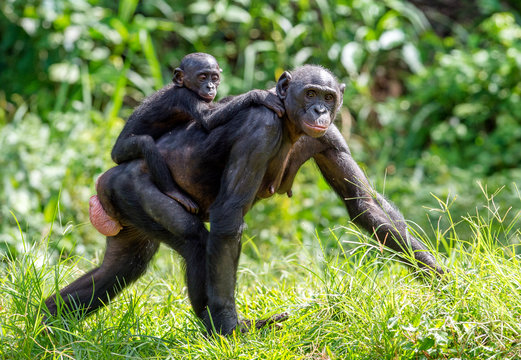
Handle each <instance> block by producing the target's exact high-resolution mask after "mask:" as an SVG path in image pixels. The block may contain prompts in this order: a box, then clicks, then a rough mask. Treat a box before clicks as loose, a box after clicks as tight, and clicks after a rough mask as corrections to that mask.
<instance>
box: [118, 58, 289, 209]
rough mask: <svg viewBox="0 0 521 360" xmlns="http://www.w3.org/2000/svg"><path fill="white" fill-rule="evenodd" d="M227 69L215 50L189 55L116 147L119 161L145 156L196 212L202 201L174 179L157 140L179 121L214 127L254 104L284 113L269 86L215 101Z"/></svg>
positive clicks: (164, 184)
mask: <svg viewBox="0 0 521 360" xmlns="http://www.w3.org/2000/svg"><path fill="white" fill-rule="evenodd" d="M221 71H222V70H221V69H220V67H219V65H218V64H217V61H216V60H215V58H214V57H213V56H211V55H209V54H205V53H193V54H189V55H186V56H185V57H184V58H183V60H182V61H181V64H180V66H179V67H178V68H177V69H175V72H174V77H173V84H170V85H167V86H165V87H164V88H162V89H161V90H159V91H158V92H156V93H154V94H152V95H151V96H149V97H148V98H146V99H145V100H144V101H143V103H142V104H141V105H140V106H139V107H138V108H137V109H136V110H135V111H134V112H133V113H132V115H131V116H130V117H129V119H128V121H127V123H126V124H125V127H124V128H123V130H122V131H121V134H120V135H119V137H118V139H117V140H116V144H115V145H114V148H113V149H112V159H113V160H114V162H115V163H116V164H121V163H123V162H126V161H130V160H134V159H138V158H143V159H144V160H145V163H146V165H147V168H148V171H149V172H150V175H151V176H152V180H153V182H154V184H156V185H157V187H158V188H159V189H160V190H161V191H162V192H164V193H165V194H166V195H168V196H170V197H171V198H173V199H175V200H177V201H179V202H180V203H181V204H182V205H183V206H184V207H185V208H186V209H187V210H188V211H190V212H192V213H197V211H198V208H197V205H196V204H195V203H194V202H193V201H192V199H190V198H189V197H188V196H186V194H185V193H184V192H183V191H182V190H180V189H179V188H178V187H177V185H176V184H175V182H174V181H173V179H172V177H171V175H170V172H169V170H168V166H167V164H166V162H165V159H164V158H163V157H162V156H161V154H160V153H159V151H158V149H157V147H156V144H155V141H156V140H157V139H158V138H159V137H160V136H161V135H163V134H165V133H167V132H168V131H170V130H171V129H173V128H174V127H175V126H176V125H178V124H183V123H187V122H189V121H191V120H195V121H196V122H197V123H198V124H199V125H201V126H202V127H204V128H205V129H206V130H212V129H213V128H215V127H217V126H219V125H222V124H223V123H225V122H226V121H228V119H230V118H232V117H234V116H235V114H237V113H238V112H239V111H240V110H242V109H245V108H247V107H250V106H252V105H254V104H260V105H265V106H267V107H269V108H270V109H272V110H274V111H276V112H278V113H279V114H280V115H282V112H283V107H282V104H280V101H279V100H278V99H277V97H276V96H274V95H273V94H271V93H269V92H268V91H265V90H252V91H250V92H248V93H246V94H243V95H240V96H235V97H228V98H227V99H226V101H224V102H218V103H212V101H213V99H214V98H215V96H216V95H217V87H218V86H219V83H220V81H221Z"/></svg>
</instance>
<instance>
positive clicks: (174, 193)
mask: <svg viewBox="0 0 521 360" xmlns="http://www.w3.org/2000/svg"><path fill="white" fill-rule="evenodd" d="M165 194H166V195H167V196H168V197H170V198H172V199H174V200H175V201H177V202H178V203H179V204H181V205H182V206H183V207H184V208H185V209H186V210H187V211H188V212H189V213H190V214H197V213H198V212H199V205H197V204H196V203H195V201H193V200H192V199H190V197H189V196H188V195H185V194H183V193H182V192H181V191H179V190H171V191H166V192H165Z"/></svg>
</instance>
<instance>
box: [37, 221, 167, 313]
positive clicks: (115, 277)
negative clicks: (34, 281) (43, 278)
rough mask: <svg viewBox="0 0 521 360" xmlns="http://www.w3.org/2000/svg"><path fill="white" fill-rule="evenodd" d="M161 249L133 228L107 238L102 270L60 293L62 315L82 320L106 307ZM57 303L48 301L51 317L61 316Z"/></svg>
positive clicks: (84, 277) (53, 298) (51, 298)
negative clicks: (83, 317)
mask: <svg viewBox="0 0 521 360" xmlns="http://www.w3.org/2000/svg"><path fill="white" fill-rule="evenodd" d="M158 246H159V242H157V241H155V240H151V239H149V238H147V237H145V236H143V234H142V233H141V232H140V231H138V230H136V229H132V228H129V227H125V228H124V229H123V230H121V231H120V232H119V234H117V235H116V236H113V237H111V236H109V237H107V249H106V251H105V257H104V259H103V263H102V264H101V266H100V267H99V268H97V269H94V270H92V271H90V272H89V273H87V274H85V275H83V276H82V277H80V278H79V279H77V280H76V281H74V282H73V283H72V284H70V285H68V286H67V287H65V288H64V289H62V290H61V291H60V296H61V298H62V299H63V305H64V306H63V308H62V312H66V313H67V312H75V315H76V316H81V315H82V314H89V313H91V312H93V311H95V310H97V309H98V308H99V307H101V306H103V305H105V304H106V303H107V302H108V301H109V300H110V299H112V298H113V297H114V296H115V295H116V294H117V293H119V292H120V291H121V290H122V289H123V288H124V287H125V286H127V285H129V284H130V283H131V282H133V281H134V280H136V279H138V278H139V277H140V276H141V275H142V274H143V273H144V272H145V270H146V267H147V265H148V263H149V262H150V260H151V259H152V257H153V256H154V254H155V253H156V251H157V248H158ZM56 302H57V300H56V295H52V296H50V297H49V298H48V299H47V300H46V301H45V305H46V306H47V308H48V309H49V312H50V313H51V315H56V314H57V313H58V309H57V304H56Z"/></svg>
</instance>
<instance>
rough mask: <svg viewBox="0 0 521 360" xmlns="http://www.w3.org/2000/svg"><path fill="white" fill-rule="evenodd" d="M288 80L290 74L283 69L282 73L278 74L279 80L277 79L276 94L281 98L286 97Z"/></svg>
mask: <svg viewBox="0 0 521 360" xmlns="http://www.w3.org/2000/svg"><path fill="white" fill-rule="evenodd" d="M290 81H291V74H290V73H289V71H284V72H283V73H282V75H280V78H279V81H277V95H278V96H279V98H281V99H282V100H284V99H285V98H286V95H287V93H288V87H289V83H290Z"/></svg>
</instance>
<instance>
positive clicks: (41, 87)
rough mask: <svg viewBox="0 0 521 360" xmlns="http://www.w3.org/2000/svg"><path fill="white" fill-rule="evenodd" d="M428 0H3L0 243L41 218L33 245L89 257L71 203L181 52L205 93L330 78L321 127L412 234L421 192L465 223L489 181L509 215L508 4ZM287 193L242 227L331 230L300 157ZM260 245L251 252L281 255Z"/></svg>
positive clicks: (262, 235) (512, 22) (323, 188)
mask: <svg viewBox="0 0 521 360" xmlns="http://www.w3.org/2000/svg"><path fill="white" fill-rule="evenodd" d="M415 3H416V4H418V3H419V4H421V3H422V1H417V2H415ZM444 3H445V2H444V1H439V2H434V3H433V4H432V5H431V7H430V8H428V9H425V8H424V7H420V8H419V7H416V6H415V4H413V3H411V2H408V1H402V0H386V1H370V0H337V1H328V0H315V1H311V2H308V1H300V0H282V1H262V2H260V1H250V0H236V1H231V0H219V1H209V0H202V1H195V2H194V1H175V2H168V1H165V0H147V1H142V2H139V1H137V0H122V1H119V2H114V1H108V0H45V1H44V0H41V1H40V0H23V1H21V0H20V1H19V0H5V1H3V2H2V3H1V4H0V34H1V35H0V84H1V86H0V148H1V149H2V151H1V152H0V169H1V170H0V252H1V253H3V254H5V255H7V254H9V255H10V256H17V255H18V254H19V253H20V252H21V251H23V247H22V242H21V241H20V234H22V236H23V237H25V238H26V239H27V240H29V241H30V242H32V241H37V240H39V239H41V238H42V237H44V236H46V235H47V234H49V232H50V230H51V227H52V229H53V231H55V232H59V233H61V234H64V236H62V237H60V243H59V245H58V244H55V243H52V242H51V246H55V247H56V248H60V249H64V251H65V252H67V251H69V250H70V249H72V248H73V246H74V244H76V243H79V244H81V245H79V246H77V247H76V248H75V249H76V251H80V252H85V251H86V252H92V251H94V250H93V249H94V248H95V247H93V246H91V245H97V244H99V243H100V242H101V241H102V238H101V236H100V235H99V234H97V233H96V232H95V231H94V230H93V229H92V227H91V226H90V225H88V212H87V206H88V205H87V203H88V198H89V196H90V195H91V194H93V193H94V189H93V184H94V181H95V179H96V177H97V176H98V175H99V174H100V173H102V172H103V171H105V170H106V169H108V168H109V167H111V166H112V163H111V160H110V149H111V146H112V145H113V143H114V141H115V138H116V136H117V135H118V133H119V131H120V129H121V128H122V126H123V124H124V120H125V119H126V118H127V117H128V116H129V114H130V113H131V112H132V109H133V107H135V106H136V105H137V104H138V103H139V102H140V101H141V100H142V99H143V98H144V97H145V96H147V95H149V94H151V93H152V92H153V91H155V90H157V89H159V88H161V87H162V86H163V85H165V84H167V83H168V82H170V77H171V74H172V69H173V68H175V67H176V66H177V65H178V64H179V61H180V59H181V58H182V57H183V56H184V55H185V54H187V53H190V52H194V51H203V52H208V53H211V54H213V55H214V56H215V57H216V58H217V59H218V61H219V63H220V65H221V67H222V68H223V69H224V72H223V82H222V85H221V87H220V88H219V96H221V97H222V96H226V95H228V94H237V93H241V92H244V91H247V90H249V89H251V88H267V87H271V86H272V85H273V84H274V82H275V81H276V79H277V77H278V76H279V75H280V74H281V73H282V71H283V70H285V69H291V68H293V67H295V66H299V65H301V64H304V63H315V64H321V65H323V66H325V67H327V68H329V69H331V70H332V71H333V72H334V73H335V74H336V75H337V76H338V77H339V78H340V79H341V80H342V81H344V82H345V83H346V84H347V89H346V94H345V98H344V105H345V107H344V109H343V110H342V114H341V117H340V119H339V123H338V125H339V126H340V127H341V129H342V131H343V133H344V135H345V136H346V138H347V139H348V142H349V144H350V146H351V148H352V151H353V153H354V156H355V158H356V159H357V160H358V161H360V162H361V165H362V166H363V167H364V169H366V171H367V172H368V175H369V176H370V177H371V178H372V179H374V181H375V186H376V187H377V188H378V189H379V191H383V192H385V193H386V195H388V196H389V197H391V199H392V200H393V201H395V202H396V203H397V204H398V206H399V207H400V208H401V209H402V211H403V212H404V213H405V215H406V217H407V218H409V219H412V220H413V221H415V222H417V223H419V224H420V225H421V226H422V227H424V228H429V227H430V226H431V225H430V224H431V223H432V222H433V221H436V218H437V215H436V213H435V212H430V213H429V214H428V215H427V216H426V215H425V214H424V211H421V210H420V209H421V206H425V207H427V208H431V207H432V208H435V207H437V206H438V201H437V200H436V198H433V197H432V196H431V194H430V193H431V192H432V193H434V194H435V195H436V196H437V197H438V198H440V199H441V200H442V201H441V202H442V203H443V201H444V199H446V200H445V201H446V202H447V203H450V204H451V206H452V207H453V210H455V213H456V214H458V215H465V214H467V213H469V212H472V209H473V208H474V207H475V206H476V205H475V199H476V198H477V197H480V198H481V197H482V195H481V190H480V188H479V186H477V185H476V179H479V180H480V181H481V183H483V188H484V189H485V188H486V189H487V190H486V191H485V193H486V194H488V195H490V194H493V193H494V192H495V190H496V189H497V188H500V187H501V186H503V185H506V187H505V189H503V190H502V192H501V193H500V194H499V195H498V196H497V197H499V198H500V199H499V203H500V204H501V206H504V207H506V208H508V207H510V206H513V207H515V208H519V205H520V204H519V196H515V194H516V193H517V188H518V186H519V184H520V181H519V179H520V175H521V171H520V170H519V164H520V162H521V125H520V118H521V71H520V70H521V26H520V17H519V10H520V9H519V5H518V4H517V2H516V1H515V0H512V1H498V0H480V1H476V2H475V4H472V8H473V12H472V14H470V13H469V16H468V17H467V18H465V17H464V16H463V17H460V18H456V19H451V17H450V14H448V15H447V13H445V14H444V15H443V14H442V13H443V11H441V10H442V5H443V4H444ZM437 6H439V9H436V7H437ZM437 10H439V11H437ZM455 12H456V13H457V11H455ZM460 14H461V12H460ZM440 29H441V30H440ZM435 30H436V31H435ZM295 190H296V191H295V197H294V198H293V199H291V200H289V199H286V198H282V197H281V198H277V199H275V200H273V201H270V202H265V203H264V204H260V205H259V206H258V207H257V208H256V209H255V210H254V211H253V212H252V213H250V214H249V215H248V217H249V218H248V219H249V220H250V221H248V223H249V224H250V229H249V231H248V234H249V236H251V237H254V238H258V239H260V240H264V241H268V240H269V241H274V239H275V240H276V239H279V240H280V239H284V237H288V236H290V237H293V236H295V237H302V239H303V240H302V241H304V242H306V241H313V240H314V235H313V232H314V230H315V229H317V231H318V232H322V231H324V229H328V228H334V227H336V226H337V225H341V224H345V223H346V221H347V214H346V213H345V210H344V209H343V208H342V206H341V205H340V203H339V202H338V200H337V199H336V198H335V195H334V194H332V193H331V192H330V191H327V185H326V184H325V183H324V182H323V181H322V180H321V179H319V178H318V177H317V174H316V172H315V170H314V169H313V167H311V166H309V167H306V169H304V171H303V174H302V175H301V176H300V177H299V178H298V183H297V184H296V187H295ZM454 193H458V194H459V195H460V199H459V200H458V201H457V202H456V203H454V204H452V200H453V197H454V195H453V194H454ZM56 210H58V211H56ZM418 210H420V211H418ZM509 241H512V240H511V239H510V240H509ZM266 244H268V245H269V243H267V242H263V241H261V242H258V243H257V245H256V246H257V247H258V248H260V247H264V246H265V245H266ZM277 244H278V247H277V248H276V249H275V248H270V247H269V246H266V249H263V250H265V251H280V250H281V248H282V251H284V249H283V247H284V242H281V241H279V242H278V243H277ZM257 250H258V249H257ZM288 251H289V249H288Z"/></svg>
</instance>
